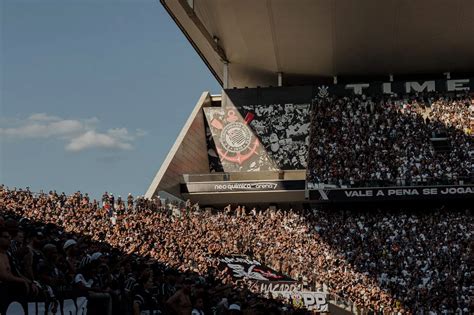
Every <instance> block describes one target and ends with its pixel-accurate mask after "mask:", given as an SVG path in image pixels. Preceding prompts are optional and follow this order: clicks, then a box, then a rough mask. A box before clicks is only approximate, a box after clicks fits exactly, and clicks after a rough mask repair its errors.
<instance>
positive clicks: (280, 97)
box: [225, 77, 474, 107]
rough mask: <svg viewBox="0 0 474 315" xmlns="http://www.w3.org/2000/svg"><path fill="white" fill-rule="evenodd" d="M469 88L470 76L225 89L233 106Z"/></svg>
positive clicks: (473, 84) (472, 87)
mask: <svg viewBox="0 0 474 315" xmlns="http://www.w3.org/2000/svg"><path fill="white" fill-rule="evenodd" d="M473 91H474V78H472V77H471V78H470V77H464V78H455V79H454V78H453V79H431V80H430V79H428V80H404V81H394V82H383V81H376V82H354V83H347V84H326V85H324V84H321V85H307V86H289V87H268V88H253V89H228V90H225V92H226V94H227V95H228V97H229V98H230V99H231V100H232V103H233V104H234V105H235V106H237V107H239V106H243V105H247V104H261V105H271V104H279V103H281V104H285V103H294V104H298V103H311V100H312V99H315V98H321V97H327V96H330V95H335V96H348V95H362V94H365V95H391V94H397V95H404V94H410V93H424V92H440V93H447V92H473Z"/></svg>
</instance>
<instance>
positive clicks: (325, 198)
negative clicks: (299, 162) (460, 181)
mask: <svg viewBox="0 0 474 315" xmlns="http://www.w3.org/2000/svg"><path fill="white" fill-rule="evenodd" d="M473 197H474V185H462V186H413V187H373V188H350V189H312V190H310V191H309V199H310V200H311V201H320V202H331V201H334V202H338V201H350V202H353V201H394V200H427V199H429V200H436V199H442V200H446V199H464V198H473Z"/></svg>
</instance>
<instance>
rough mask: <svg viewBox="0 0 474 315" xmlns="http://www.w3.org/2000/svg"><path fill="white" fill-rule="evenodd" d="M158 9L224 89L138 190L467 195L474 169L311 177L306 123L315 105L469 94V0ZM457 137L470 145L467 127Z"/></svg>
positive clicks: (213, 197)
mask: <svg viewBox="0 0 474 315" xmlns="http://www.w3.org/2000/svg"><path fill="white" fill-rule="evenodd" d="M161 4H162V5H163V7H164V8H165V9H166V10H167V11H168V13H169V14H170V16H171V17H172V18H173V20H174V21H175V22H176V24H177V26H178V27H179V28H180V29H181V30H182V32H183V34H184V35H185V36H186V37H187V39H188V40H189V42H190V43H191V45H192V46H193V47H194V49H195V50H196V52H197V53H198V54H199V55H200V57H201V58H202V60H203V61H204V62H205V64H206V65H207V66H208V68H209V70H210V71H211V72H212V74H213V75H214V76H215V78H216V80H218V82H219V83H220V84H221V85H222V87H223V90H222V93H221V94H220V95H211V94H209V93H208V92H204V93H203V94H202V95H201V97H200V98H199V100H198V102H197V104H196V105H195V107H194V109H193V111H192V113H191V114H190V116H189V118H188V120H187V122H186V123H185V125H184V127H183V128H182V130H181V132H180V134H179V136H178V138H177V139H176V141H175V143H174V145H173V147H172V149H171V150H170V152H169V154H168V156H167V157H166V159H165V161H164V162H163V164H162V166H161V168H160V169H159V171H158V173H157V174H156V176H155V178H154V180H153V182H152V183H151V185H150V187H149V189H148V191H147V192H146V197H149V198H152V197H153V196H155V195H157V194H158V192H160V191H165V192H167V193H170V194H172V195H174V196H177V197H179V198H182V199H188V198H191V199H196V200H199V201H200V203H201V204H207V205H218V204H227V203H234V202H235V203H246V204H252V203H266V204H268V203H280V204H281V203H290V204H303V203H307V202H315V203H321V202H331V201H334V202H338V201H349V202H353V201H385V200H390V201H392V200H436V199H442V200H447V199H457V200H463V201H464V200H471V201H472V197H473V195H474V194H473V193H474V186H473V181H472V169H470V170H467V173H468V174H469V175H468V176H459V177H457V175H456V176H455V178H454V180H450V181H443V180H436V181H432V180H427V179H426V178H424V179H423V180H419V181H415V182H413V181H411V182H409V183H407V182H405V181H401V182H400V181H399V182H397V183H394V182H391V183H385V182H383V181H375V182H372V183H371V184H369V185H367V184H366V185H363V186H358V185H354V184H353V183H349V184H348V183H343V182H342V181H341V182H339V183H326V182H318V183H313V182H312V181H311V180H310V179H309V178H308V172H309V171H310V170H309V164H311V163H309V162H310V161H309V158H310V157H309V156H310V154H309V153H310V151H311V145H312V143H314V142H315V141H316V142H317V141H318V137H319V136H322V133H321V130H317V129H316V128H315V127H314V124H313V123H312V118H311V117H312V111H313V109H314V107H315V106H316V104H320V103H321V102H326V103H329V102H328V101H326V100H328V99H334V98H344V97H346V98H351V97H357V98H363V99H364V100H365V98H366V97H371V98H378V99H380V98H384V97H387V98H390V97H392V98H393V97H394V96H397V97H402V96H403V95H418V96H419V95H435V94H443V95H448V94H450V95H455V94H457V93H464V94H466V95H467V94H469V93H473V92H474V75H473V73H474V42H473V41H472V39H471V37H472V32H473V31H474V2H473V1H470V0H459V1H442V0H435V1H432V0H430V1H428V0H423V1H408V0H393V1H377V0H363V1H350V0H334V1H310V0H300V1H277V0H268V1H250V0H243V1H220V0H208V1H197V0H161ZM440 21H451V22H450V23H440ZM471 95H472V94H471ZM471 127H472V120H471V126H470V128H471ZM471 129H472V128H471ZM471 129H469V130H471ZM451 136H453V135H451ZM456 137H457V136H456ZM459 137H469V138H466V139H468V140H465V141H467V142H468V143H469V144H472V142H471V140H472V134H471V133H470V131H469V133H468V134H462V135H460V136H459ZM428 142H430V146H431V147H432V148H433V151H436V150H437V148H438V147H440V148H442V147H443V146H442V144H445V145H446V146H447V147H449V143H450V135H448V136H446V135H445V134H440V135H433V136H430V139H429V141H428ZM471 148H472V146H471ZM451 149H452V148H451ZM446 150H450V148H448V149H446ZM445 153H446V152H445ZM470 153H471V152H470ZM448 154H449V152H448ZM469 156H472V155H469ZM463 165H465V164H463ZM471 165H472V164H471ZM450 176H451V174H450ZM450 178H451V177H450Z"/></svg>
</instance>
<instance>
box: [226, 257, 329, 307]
mask: <svg viewBox="0 0 474 315" xmlns="http://www.w3.org/2000/svg"><path fill="white" fill-rule="evenodd" d="M218 259H219V266H218V268H219V270H225V269H226V268H227V271H228V272H229V273H230V274H231V275H232V277H233V278H234V279H237V280H238V279H247V280H251V281H252V283H253V285H252V288H253V289H256V290H257V291H259V292H261V293H264V294H266V295H267V296H269V297H270V296H271V297H273V298H275V299H276V298H283V299H285V300H287V301H289V302H291V303H292V304H293V305H297V306H300V307H302V308H303V307H304V308H306V309H308V310H314V311H319V312H327V311H328V303H327V299H326V294H325V293H322V292H312V291H303V286H302V284H301V283H299V282H297V281H296V280H293V279H291V278H290V277H287V276H285V275H284V274H282V273H280V272H277V271H275V270H273V269H272V268H270V267H267V266H265V265H262V264H261V263H260V262H258V261H256V260H254V259H251V258H249V257H247V256H224V257H219V258H218Z"/></svg>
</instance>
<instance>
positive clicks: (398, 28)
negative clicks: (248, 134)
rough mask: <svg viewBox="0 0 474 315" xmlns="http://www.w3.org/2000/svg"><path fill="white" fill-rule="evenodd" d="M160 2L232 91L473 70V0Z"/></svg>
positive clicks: (217, 76) (231, 0)
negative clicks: (348, 78) (324, 80)
mask: <svg viewBox="0 0 474 315" xmlns="http://www.w3.org/2000/svg"><path fill="white" fill-rule="evenodd" d="M160 1H161V3H162V5H163V6H164V7H165V9H166V10H167V11H168V13H169V14H170V15H171V17H172V18H173V19H174V21H175V22H176V24H177V25H178V26H179V27H180V28H181V30H182V31H183V33H184V34H185V35H186V37H187V38H188V40H189V41H190V42H191V44H192V45H193V47H194V48H195V49H196V51H197V52H198V54H199V55H200V56H201V58H202V59H203V61H204V62H205V63H206V64H207V66H208V67H209V69H210V70H211V72H212V73H213V74H214V76H215V77H216V79H217V80H218V81H219V82H220V83H221V84H222V82H223V63H222V59H227V61H228V62H229V87H245V86H249V87H254V86H267V85H277V74H276V73H278V72H282V73H283V78H284V84H302V83H308V82H311V80H314V79H318V78H331V77H333V76H335V75H338V76H378V75H384V76H385V75H388V74H394V75H398V74H433V73H443V72H446V71H450V72H462V73H466V72H473V71H474V1H473V0H416V1H414V0H160ZM190 3H192V4H191V5H190ZM216 39H218V40H217V42H216Z"/></svg>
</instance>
